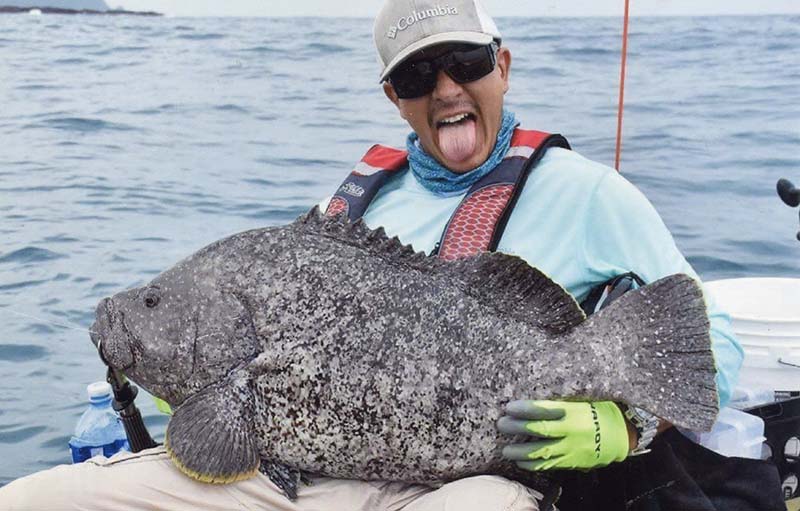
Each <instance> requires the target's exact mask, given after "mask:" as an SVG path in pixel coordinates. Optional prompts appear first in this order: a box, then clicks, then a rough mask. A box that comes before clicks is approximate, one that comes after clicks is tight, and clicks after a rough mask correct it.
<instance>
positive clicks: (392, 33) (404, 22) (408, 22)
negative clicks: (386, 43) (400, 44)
mask: <svg viewBox="0 0 800 511" xmlns="http://www.w3.org/2000/svg"><path fill="white" fill-rule="evenodd" d="M457 15H458V9H457V8H456V7H450V6H449V5H445V6H444V7H442V6H441V5H437V6H435V7H433V8H432V9H427V10H424V11H419V12H417V11H411V15H410V16H405V17H402V18H400V19H399V20H397V23H395V24H394V25H392V26H391V27H389V31H388V32H387V33H386V37H388V38H389V39H394V38H395V37H397V32H402V31H403V30H405V29H407V28H408V27H410V26H412V25H414V23H416V22H418V21H422V20H424V19H427V18H433V17H436V16H457Z"/></svg>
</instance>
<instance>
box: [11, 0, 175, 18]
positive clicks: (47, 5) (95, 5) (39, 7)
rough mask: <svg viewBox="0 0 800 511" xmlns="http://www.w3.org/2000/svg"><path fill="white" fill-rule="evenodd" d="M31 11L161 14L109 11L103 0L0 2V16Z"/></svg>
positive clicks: (43, 12)
mask: <svg viewBox="0 0 800 511" xmlns="http://www.w3.org/2000/svg"><path fill="white" fill-rule="evenodd" d="M31 11H34V12H36V13H37V14H39V13H41V14H106V15H124V14H127V15H134V16H161V13H158V12H152V11H126V10H125V9H111V8H110V7H108V5H107V4H106V3H105V1H104V0H0V14H2V13H26V12H31Z"/></svg>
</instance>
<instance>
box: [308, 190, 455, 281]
mask: <svg viewBox="0 0 800 511" xmlns="http://www.w3.org/2000/svg"><path fill="white" fill-rule="evenodd" d="M294 225H295V228H297V229H302V230H303V231H305V232H312V233H315V234H319V235H322V236H325V237H327V238H332V239H335V240H337V241H340V242H342V243H344V244H347V245H351V246H354V247H358V248H360V249H363V250H366V251H368V252H369V253H371V254H374V255H376V256H378V257H380V258H382V259H384V260H386V261H387V262H391V263H394V264H404V265H408V266H411V267H414V268H416V269H419V270H425V271H431V270H433V269H434V268H435V267H437V265H438V263H439V260H438V259H436V258H435V257H429V256H427V255H425V254H424V253H422V252H415V251H414V249H413V248H412V247H411V245H404V244H403V243H402V242H401V241H400V240H399V239H398V238H397V236H394V237H392V238H390V237H389V236H387V235H386V231H384V229H383V227H379V228H377V229H370V228H369V227H367V224H365V223H364V221H363V220H361V219H358V220H356V221H355V222H351V221H350V220H349V219H348V218H347V215H346V214H344V213H339V214H336V215H332V216H329V215H323V214H322V213H321V212H320V209H319V207H317V206H314V208H313V209H312V210H311V211H309V212H308V213H306V214H305V215H303V216H301V217H300V218H298V219H297V220H296V221H295V223H294Z"/></svg>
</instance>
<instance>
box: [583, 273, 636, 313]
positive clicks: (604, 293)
mask: <svg viewBox="0 0 800 511" xmlns="http://www.w3.org/2000/svg"><path fill="white" fill-rule="evenodd" d="M634 284H635V285H634ZM644 285H645V281H644V280H642V278H641V277H639V276H638V275H636V274H635V273H633V272H632V271H631V272H628V273H623V274H622V275H617V276H616V277H614V278H611V279H609V280H607V281H605V282H603V283H602V284H600V285H599V286H597V287H595V288H594V289H592V290H591V291H590V292H589V295H588V296H587V297H586V299H585V300H584V301H583V302H581V308H582V309H583V312H585V313H586V315H587V316H591V315H592V314H594V313H595V312H597V311H598V310H600V309H602V308H603V307H605V306H607V305H608V304H610V303H611V302H613V301H614V300H616V299H617V298H619V297H620V296H622V295H623V294H625V293H626V292H628V291H630V290H631V289H635V288H637V287H641V286H644Z"/></svg>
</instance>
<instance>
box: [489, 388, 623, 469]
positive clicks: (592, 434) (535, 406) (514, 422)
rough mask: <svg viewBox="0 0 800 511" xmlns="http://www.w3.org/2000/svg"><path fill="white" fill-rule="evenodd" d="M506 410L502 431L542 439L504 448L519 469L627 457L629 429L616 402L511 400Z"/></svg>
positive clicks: (600, 463)
mask: <svg viewBox="0 0 800 511" xmlns="http://www.w3.org/2000/svg"><path fill="white" fill-rule="evenodd" d="M506 414H507V415H505V416H503V417H501V418H500V420H499V421H498V423H497V428H498V429H499V430H500V432H501V433H505V434H508V435H532V436H535V437H539V439H537V440H536V441H534V442H529V443H523V444H512V445H508V446H506V447H505V448H503V457H504V458H506V459H509V460H512V461H516V462H517V466H519V467H520V468H523V469H526V470H536V471H538V470H551V469H592V468H599V467H604V466H606V465H608V464H610V463H613V462H615V461H622V460H624V459H625V458H626V457H627V456H628V452H629V437H628V427H627V425H626V422H625V418H624V416H623V415H622V411H621V410H620V409H619V407H618V406H617V405H616V404H615V403H613V402H611V401H599V402H594V403H587V402H568V401H511V402H510V403H508V404H507V405H506Z"/></svg>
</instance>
